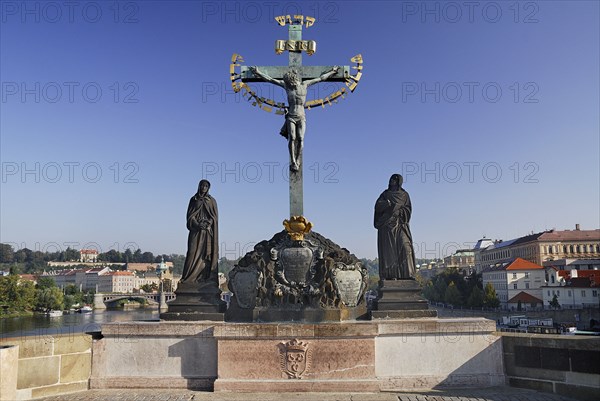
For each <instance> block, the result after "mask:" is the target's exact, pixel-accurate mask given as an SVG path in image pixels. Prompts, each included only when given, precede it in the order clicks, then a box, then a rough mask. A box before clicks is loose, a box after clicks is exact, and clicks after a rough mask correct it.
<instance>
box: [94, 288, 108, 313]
mask: <svg viewBox="0 0 600 401" xmlns="http://www.w3.org/2000/svg"><path fill="white" fill-rule="evenodd" d="M94 309H106V305H105V304H104V294H102V293H100V292H97V293H95V294H94Z"/></svg>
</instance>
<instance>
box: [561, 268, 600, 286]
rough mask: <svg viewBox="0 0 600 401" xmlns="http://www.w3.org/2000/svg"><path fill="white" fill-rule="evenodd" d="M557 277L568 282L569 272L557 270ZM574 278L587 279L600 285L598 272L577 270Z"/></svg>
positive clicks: (599, 272)
mask: <svg viewBox="0 0 600 401" xmlns="http://www.w3.org/2000/svg"><path fill="white" fill-rule="evenodd" d="M558 275H559V276H560V277H563V278H564V279H565V280H569V279H570V278H571V270H559V272H558ZM576 278H589V279H590V280H592V281H594V282H596V283H599V284H600V270H577V277H576Z"/></svg>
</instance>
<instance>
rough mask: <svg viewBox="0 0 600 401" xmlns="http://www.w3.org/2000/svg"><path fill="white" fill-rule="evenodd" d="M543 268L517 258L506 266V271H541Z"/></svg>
mask: <svg viewBox="0 0 600 401" xmlns="http://www.w3.org/2000/svg"><path fill="white" fill-rule="evenodd" d="M539 269H543V267H542V266H540V265H538V264H535V263H533V262H530V261H528V260H525V259H521V258H516V259H515V260H513V261H512V262H510V263H509V264H508V266H506V270H539Z"/></svg>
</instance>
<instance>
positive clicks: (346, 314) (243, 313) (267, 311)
mask: <svg viewBox="0 0 600 401" xmlns="http://www.w3.org/2000/svg"><path fill="white" fill-rule="evenodd" d="M360 319H363V320H366V319H368V313H367V307H366V306H365V305H359V306H356V307H354V308H342V309H323V308H310V307H306V308H292V307H279V308H278V307H256V308H253V309H242V308H240V307H238V306H237V305H235V304H231V306H230V307H229V309H228V310H227V312H226V313H225V320H226V321H230V322H301V323H319V322H343V321H347V320H360Z"/></svg>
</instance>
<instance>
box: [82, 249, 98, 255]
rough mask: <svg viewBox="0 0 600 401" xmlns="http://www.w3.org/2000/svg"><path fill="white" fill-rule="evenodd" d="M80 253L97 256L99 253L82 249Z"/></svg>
mask: <svg viewBox="0 0 600 401" xmlns="http://www.w3.org/2000/svg"><path fill="white" fill-rule="evenodd" d="M79 253H83V254H92V255H97V254H98V251H97V250H95V249H82V250H81V251H79Z"/></svg>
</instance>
